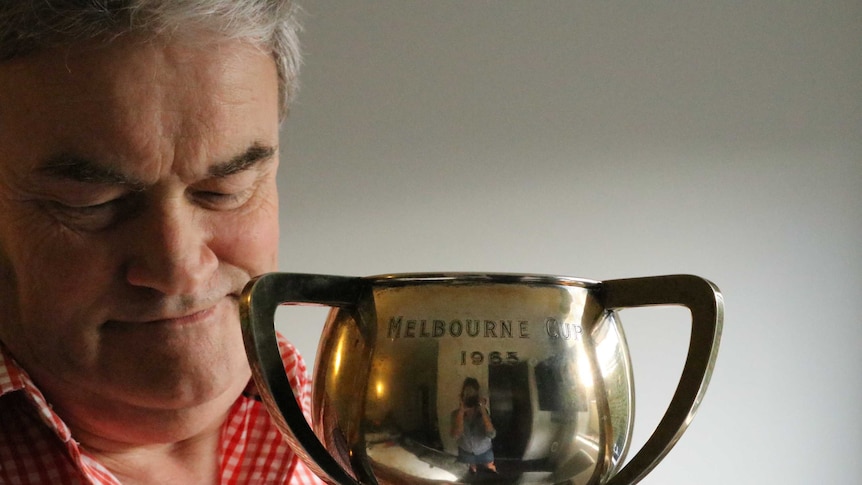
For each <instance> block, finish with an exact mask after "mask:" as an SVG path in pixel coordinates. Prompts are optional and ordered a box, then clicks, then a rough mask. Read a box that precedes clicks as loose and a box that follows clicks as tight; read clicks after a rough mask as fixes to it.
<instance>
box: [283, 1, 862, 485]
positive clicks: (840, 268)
mask: <svg viewBox="0 0 862 485" xmlns="http://www.w3.org/2000/svg"><path fill="white" fill-rule="evenodd" d="M305 10H306V13H307V15H306V20H305V25H306V31H305V33H304V41H305V49H306V52H307V57H306V65H305V68H304V72H303V74H302V81H303V88H302V91H301V93H300V96H299V99H298V101H297V103H296V105H295V106H294V109H293V112H292V114H291V118H290V119H289V121H288V122H287V123H286V125H285V130H284V137H283V141H282V144H283V149H282V150H283V162H282V163H283V165H282V169H281V170H282V171H281V184H282V185H281V188H282V229H281V230H282V233H283V244H282V255H281V258H282V259H281V266H282V269H283V270H285V271H298V272H319V273H334V274H349V275H369V274H377V273H386V272H405V271H423V270H432V271H433V270H476V271H503V272H534V273H553V274H565V275H572V276H581V277H587V278H593V279H608V278H616V277H627V276H643V275H654V274H665V273H677V272H685V273H694V274H698V275H701V276H705V277H707V278H709V279H711V280H713V281H715V282H716V283H717V284H718V285H719V286H720V287H721V289H722V290H723V293H724V295H725V299H726V310H727V313H726V319H725V332H724V338H723V341H722V348H721V352H720V355H719V359H718V365H717V367H716V371H715V374H714V376H713V381H712V384H711V386H710V389H709V391H708V392H707V396H706V399H705V400H704V403H703V405H702V407H701V409H700V412H699V414H698V415H697V417H696V418H695V420H694V422H693V424H692V426H691V427H690V428H689V431H688V432H687V433H686V434H685V435H684V436H683V438H682V440H681V441H680V443H679V444H678V445H677V447H676V448H674V450H673V451H672V452H671V453H670V455H668V457H667V458H666V459H665V461H664V462H662V463H661V464H660V465H659V467H658V468H657V469H656V470H655V471H654V472H653V473H652V474H651V475H650V476H649V477H648V478H647V479H646V480H645V481H644V482H643V483H645V484H647V485H650V484H652V485H668V484H671V485H676V484H679V485H684V484H685V485H688V484H705V485H727V484H731V483H733V484H767V483H781V484H785V485H793V484H799V485H809V484H821V483H823V484H827V483H828V484H833V483H834V484H850V483H862V460H860V456H862V411H860V409H862V407H860V406H862V405H860V403H862V372H860V371H862V4H860V2H858V0H855V1H823V2H811V1H790V0H775V1H749V2H727V1H722V2H692V1H654V2H619V1H605V2H583V1H542V2H527V1H522V2H514V1H499V2H490V1H470V2H454V1H448V0H438V1H434V2H425V1H402V0H398V1H395V0H383V1H374V2H371V1H362V2H337V1H310V0H309V1H306V2H305ZM293 315H294V316H293V321H292V323H290V324H285V325H284V326H283V327H282V328H283V330H284V332H285V333H286V334H287V335H288V336H289V337H290V338H291V339H292V340H294V341H295V342H296V343H297V344H298V346H299V347H300V349H301V350H302V351H303V352H304V353H305V355H306V358H307V359H308V360H309V361H310V362H313V360H314V353H315V350H316V337H317V335H318V333H319V331H320V328H322V319H323V315H324V313H323V312H320V311H319V310H318V311H317V312H311V313H297V314H293ZM622 318H623V322H624V324H626V331H627V333H628V336H629V340H630V342H629V343H630V345H631V347H632V349H631V352H632V358H633V364H634V367H635V377H636V385H637V390H638V392H639V394H638V407H637V410H638V421H637V423H636V426H637V430H636V442H635V446H639V444H640V443H642V442H643V440H644V439H645V438H646V435H647V434H648V433H649V432H650V431H651V430H652V426H654V425H655V423H656V422H657V420H658V418H659V416H660V415H661V413H662V412H663V410H664V406H665V405H666V404H667V401H668V399H669V397H670V393H671V392H672V390H673V388H674V386H675V385H676V379H677V377H678V374H679V367H680V366H681V364H682V359H683V357H684V354H685V348H684V346H685V345H686V343H687V338H688V336H687V334H686V332H687V321H686V315H685V313H683V312H679V311H651V310H637V311H631V310H630V311H626V312H624V313H622Z"/></svg>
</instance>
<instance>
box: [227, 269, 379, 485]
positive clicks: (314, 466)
mask: <svg viewBox="0 0 862 485" xmlns="http://www.w3.org/2000/svg"><path fill="white" fill-rule="evenodd" d="M362 287H363V284H362V280H361V278H355V277H346V276H327V275H310V274H296V273H268V274H264V275H261V276H258V277H256V278H254V279H252V280H251V281H250V282H249V283H248V284H247V285H246V286H245V288H244V289H243V292H242V296H241V299H240V320H241V323H242V335H243V342H244V343H245V350H246V354H247V355H248V359H249V364H250V365H251V372H252V377H253V378H254V382H255V384H256V385H257V388H258V392H259V393H260V395H261V398H262V400H263V403H264V405H265V406H266V408H267V410H268V411H269V413H270V415H271V416H272V417H273V419H274V420H275V422H276V425H277V426H278V427H279V429H281V430H282V431H283V432H284V433H285V438H286V439H287V440H288V442H289V443H290V444H291V448H292V449H293V451H294V453H296V455H297V456H299V458H300V459H301V460H302V461H303V462H304V463H305V464H306V465H308V467H309V468H311V470H312V471H314V472H315V473H317V474H318V475H319V476H320V477H322V478H323V479H324V480H325V481H326V482H328V483H330V484H335V485H341V484H344V485H359V483H360V482H358V481H357V480H356V479H355V478H353V476H351V475H350V474H349V473H348V472H346V471H345V470H344V469H343V468H342V467H341V465H339V464H338V462H337V461H336V460H335V459H334V458H333V457H332V455H330V454H329V452H328V451H327V450H326V448H325V447H324V446H323V444H322V443H321V442H320V440H319V439H318V438H317V435H315V434H314V431H313V430H312V429H311V426H309V424H308V421H306V419H305V416H304V415H303V413H302V408H301V407H300V405H299V403H298V402H297V398H296V395H295V394H294V393H293V388H292V387H291V386H290V381H289V380H288V379H287V375H286V374H285V372H284V362H283V361H282V359H281V354H280V352H279V350H278V341H277V338H276V333H275V320H274V317H275V311H276V308H277V307H278V306H279V305H281V304H309V305H325V306H332V307H345V306H354V305H355V304H356V301H357V299H358V298H359V294H360V292H361V290H362Z"/></svg>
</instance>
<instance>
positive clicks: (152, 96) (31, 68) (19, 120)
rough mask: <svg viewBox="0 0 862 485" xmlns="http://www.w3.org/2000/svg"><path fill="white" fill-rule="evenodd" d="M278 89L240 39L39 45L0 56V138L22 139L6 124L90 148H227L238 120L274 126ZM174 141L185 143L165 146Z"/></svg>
mask: <svg viewBox="0 0 862 485" xmlns="http://www.w3.org/2000/svg"><path fill="white" fill-rule="evenodd" d="M277 91H278V80H277V73H276V67H275V63H274V61H273V60H272V58H271V57H270V56H269V55H268V54H266V53H265V52H262V51H261V50H260V49H258V48H257V46H255V45H251V44H248V43H246V42H242V41H238V40H235V41H221V40H220V41H214V42H212V43H210V44H207V45H201V44H200V43H187V42H181V41H177V40H174V41H172V42H152V41H149V40H147V41H144V40H142V39H137V38H126V39H115V41H114V42H110V43H105V42H93V41H87V42H80V43H76V44H72V45H67V46H62V47H55V48H51V49H43V50H41V51H38V52H33V53H31V54H30V55H27V56H24V57H20V58H16V59H13V60H9V61H5V62H2V63H0V106H2V108H0V148H8V146H10V145H13V144H14V145H16V146H21V143H16V142H15V140H10V139H8V137H9V136H11V135H10V130H6V129H4V127H10V126H12V125H13V124H14V125H15V128H16V130H12V131H16V132H17V133H16V135H15V136H20V134H21V132H22V131H23V132H26V133H28V135H29V136H31V137H32V138H33V139H34V140H40V141H42V142H43V143H41V145H44V146H48V145H51V146H52V149H54V150H55V151H71V152H76V154H79V155H84V156H88V157H89V156H93V157H97V158H99V157H101V158H105V157H108V158H109V157H111V156H114V155H117V156H118V157H121V158H126V159H141V160H143V159H153V158H154V157H155V158H159V157H162V156H169V157H175V156H182V157H196V156H198V155H199V154H200V153H201V152H204V151H212V150H216V151H224V152H232V151H236V150H241V149H242V148H240V147H227V146H225V147H222V146H221V145H223V144H225V143H230V140H231V139H232V137H233V135H235V134H236V133H237V132H239V131H241V130H249V134H248V136H246V138H258V139H262V140H264V141H269V139H270V138H272V137H274V136H277V128H278V127H277V125H278V92H277ZM241 124H242V125H243V126H240V125H241ZM254 130H257V131H258V133H252V131H254ZM222 140H224V141H222ZM244 143H249V141H245V142H244ZM30 148H33V149H34V150H39V149H40V148H41V147H40V146H39V145H33V146H31V147H30ZM177 148H180V149H182V150H185V152H184V153H167V152H168V151H171V150H175V149H177ZM117 151H122V153H115V152H117Z"/></svg>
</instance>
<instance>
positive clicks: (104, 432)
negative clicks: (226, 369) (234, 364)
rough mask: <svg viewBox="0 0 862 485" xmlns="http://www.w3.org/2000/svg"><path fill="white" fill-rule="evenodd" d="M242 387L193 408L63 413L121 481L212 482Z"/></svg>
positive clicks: (89, 448)
mask: <svg viewBox="0 0 862 485" xmlns="http://www.w3.org/2000/svg"><path fill="white" fill-rule="evenodd" d="M241 392H242V388H237V389H231V390H230V391H229V392H227V393H225V394H224V395H223V396H221V397H220V398H218V399H215V400H213V401H210V402H207V403H205V404H202V405H199V406H196V407H194V408H192V409H183V410H146V409H141V408H133V407H131V408H125V409H124V410H123V411H122V412H119V413H116V412H109V411H107V410H104V411H105V412H103V413H101V414H99V415H83V416H82V415H78V416H75V417H74V418H73V419H67V418H70V416H68V415H67V416H63V417H64V419H67V421H66V423H67V425H68V426H69V428H70V430H71V431H72V436H73V437H74V438H75V439H76V440H77V441H78V442H79V443H80V446H81V448H82V449H83V450H84V451H85V452H86V453H87V454H88V455H90V456H91V457H93V458H94V459H95V460H96V461H98V462H99V463H101V464H102V465H103V466H105V467H106V468H107V469H108V470H110V471H111V473H113V474H114V475H116V477H117V478H118V479H119V480H120V481H121V482H122V483H123V484H124V485H125V484H173V483H177V484H189V483H194V484H214V483H218V479H217V478H218V474H219V469H220V463H219V450H220V447H221V444H220V440H221V436H222V426H223V424H224V422H225V419H226V418H227V416H228V414H229V412H230V409H231V408H232V406H233V405H234V403H235V402H236V398H237V397H238V396H239V395H240V393H241ZM114 410H115V411H116V409H114ZM58 412H60V413H62V409H58ZM61 416H62V414H61Z"/></svg>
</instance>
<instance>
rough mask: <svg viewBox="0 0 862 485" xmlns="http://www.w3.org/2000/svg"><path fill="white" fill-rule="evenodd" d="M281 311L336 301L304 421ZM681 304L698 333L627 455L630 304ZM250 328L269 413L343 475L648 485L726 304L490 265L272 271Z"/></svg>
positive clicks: (700, 373)
mask: <svg viewBox="0 0 862 485" xmlns="http://www.w3.org/2000/svg"><path fill="white" fill-rule="evenodd" d="M281 304H316V305H328V306H331V307H333V310H332V311H331V312H330V315H329V318H328V321H327V323H326V326H325V328H324V331H323V335H322V337H321V341H320V346H319V351H318V358H317V363H316V365H315V373H314V384H313V386H314V387H313V406H312V407H313V411H312V413H313V416H312V423H311V425H310V426H309V423H307V422H306V420H305V418H304V417H303V415H302V413H301V410H300V408H299V406H298V404H297V402H296V398H295V397H294V395H293V393H292V390H291V388H290V385H289V383H288V381H287V378H286V376H285V374H284V371H283V366H282V363H281V357H280V355H279V353H278V346H277V343H276V334H275V330H274V314H275V310H276V308H277V306H278V305H281ZM647 305H683V306H685V307H687V308H689V309H690V310H691V316H692V326H691V328H692V331H691V340H690V346H689V351H688V356H687V359H686V362H685V366H684V369H683V372H682V376H681V379H680V383H679V386H678V387H677V390H676V392H675V394H674V396H673V398H672V399H671V403H670V405H669V407H668V409H667V411H666V413H665V415H664V417H663V418H662V420H661V422H660V423H659V425H658V427H657V429H656V430H655V432H654V433H653V434H652V436H651V437H650V438H649V439H648V440H647V442H646V443H645V444H644V446H643V447H642V448H641V449H640V450H638V451H637V453H635V454H634V456H633V457H632V458H631V459H630V460H628V461H625V459H626V455H627V452H628V447H629V442H630V439H631V429H632V422H633V413H634V396H633V384H632V369H631V364H630V361H629V355H628V348H627V345H626V342H625V337H624V335H623V332H622V328H621V326H620V323H619V317H618V314H617V310H619V309H621V308H626V307H637V306H647ZM241 312H242V322H243V336H244V339H245V342H246V350H247V353H248V356H249V362H250V363H251V366H252V372H253V376H254V379H255V382H256V383H257V385H258V387H259V391H260V392H261V395H262V396H263V399H264V402H265V404H266V406H267V409H268V410H269V412H270V413H271V414H272V415H273V416H274V418H275V419H276V422H277V423H278V424H279V427H280V429H281V431H282V432H283V433H284V434H285V436H286V438H287V440H288V442H289V443H290V444H291V447H292V448H293V449H294V451H295V452H296V453H297V455H299V456H300V457H301V459H303V460H304V461H305V462H306V463H307V464H308V465H309V467H310V468H311V469H312V470H314V471H315V472H316V473H318V475H320V476H321V477H322V478H323V479H324V480H326V481H327V482H329V483H334V484H407V483H409V484H413V483H429V484H431V483H504V484H516V483H517V484H573V485H586V484H608V485H622V484H634V483H637V482H638V481H640V480H641V479H642V478H643V477H644V476H645V475H646V474H647V473H649V471H650V470H652V469H653V468H654V467H655V465H656V464H657V463H658V462H659V461H660V460H661V459H662V458H663V457H664V456H665V454H666V453H667V452H668V451H669V450H670V448H671V447H672V446H673V445H674V444H675V443H676V442H677V440H678V439H679V437H680V436H681V434H682V433H683V432H684V431H685V429H686V427H687V426H688V423H689V422H690V421H691V418H692V416H693V415H694V412H695V411H696V408H697V406H698V404H699V403H700V401H701V399H702V398H703V394H704V391H705V389H706V385H707V382H708V381H709V377H710V375H711V372H712V367H713V365H714V363H715V358H716V354H717V351H718V341H719V338H720V334H721V325H722V314H723V303H722V299H721V295H720V293H719V292H718V290H717V288H716V287H715V286H714V285H713V284H712V283H710V282H708V281H706V280H704V279H702V278H699V277H695V276H688V275H679V276H659V277H650V278H634V279H625V280H611V281H604V282H599V281H590V280H583V279H575V278H567V277H554V276H538V275H503V274H476V273H447V274H397V275H383V276H374V277H365V278H356V277H343V276H324V275H307V274H288V273H271V274H267V275H263V276H261V277H258V278H256V279H255V280H253V281H252V282H250V283H249V285H248V286H247V287H246V289H245V291H244V293H243V298H242V301H241Z"/></svg>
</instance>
